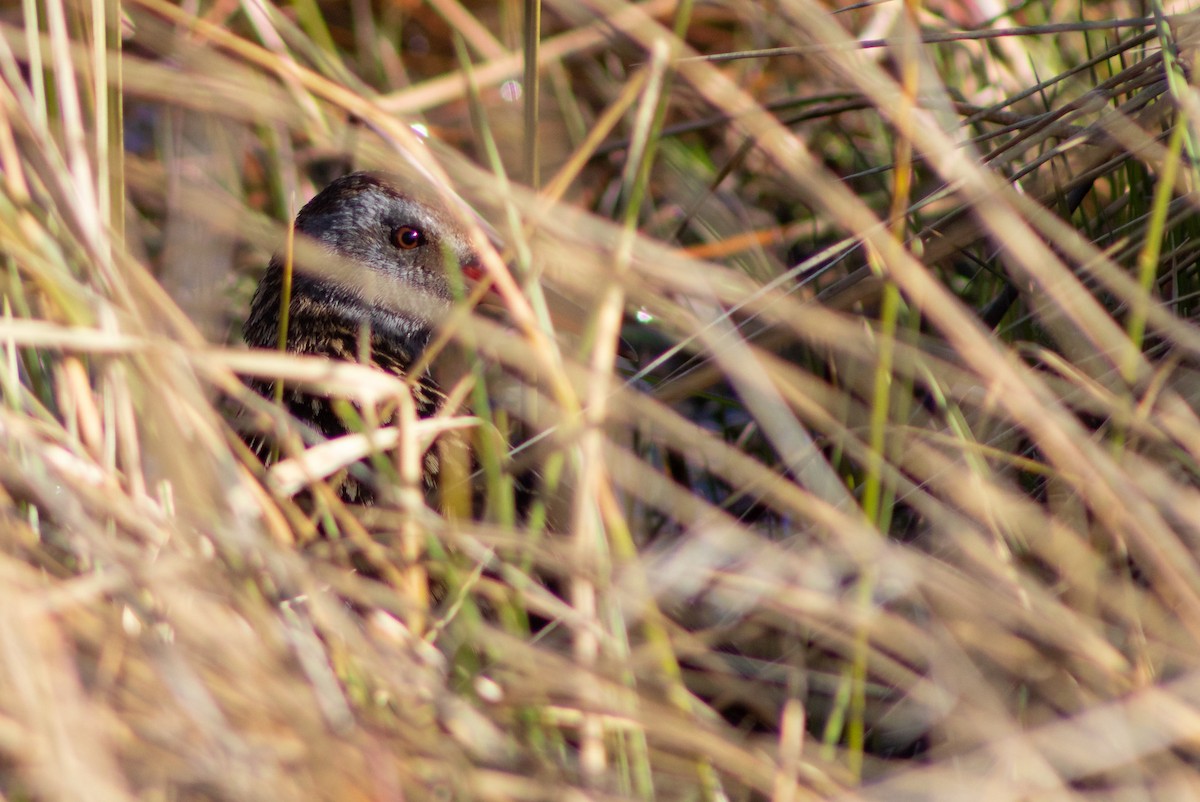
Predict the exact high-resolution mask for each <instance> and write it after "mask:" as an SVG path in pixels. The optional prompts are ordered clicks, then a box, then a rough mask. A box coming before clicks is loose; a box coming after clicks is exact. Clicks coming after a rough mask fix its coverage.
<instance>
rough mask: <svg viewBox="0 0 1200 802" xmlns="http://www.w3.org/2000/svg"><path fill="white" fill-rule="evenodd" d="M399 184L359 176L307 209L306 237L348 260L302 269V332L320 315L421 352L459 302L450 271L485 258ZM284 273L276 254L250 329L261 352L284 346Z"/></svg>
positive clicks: (296, 306) (302, 218) (296, 302)
mask: <svg viewBox="0 0 1200 802" xmlns="http://www.w3.org/2000/svg"><path fill="white" fill-rule="evenodd" d="M396 186H397V181H396V179H393V178H390V177H387V176H382V175H377V174H372V173H353V174H351V175H348V176H345V177H343V178H339V179H338V180H337V181H334V182H333V183H332V184H330V185H329V186H328V187H326V188H325V189H323V190H322V191H321V192H320V193H319V194H317V196H316V197H314V198H313V199H312V200H311V201H309V202H308V203H307V204H306V205H305V206H304V208H303V209H301V210H300V214H299V215H298V216H297V217H296V230H297V231H298V232H299V233H300V234H302V235H306V236H308V237H310V238H312V239H314V240H316V241H317V242H318V243H319V244H320V245H322V246H323V247H324V248H325V249H327V250H328V251H330V252H331V253H332V254H333V255H335V256H336V257H339V258H332V259H329V260H328V261H325V262H322V263H320V264H311V259H310V260H309V261H310V264H308V265H306V264H305V261H304V260H299V261H298V262H297V266H296V271H295V277H294V283H293V289H292V316H293V319H294V320H296V322H297V324H298V325H300V326H303V325H304V321H305V320H306V319H311V318H314V317H317V318H320V319H321V320H324V321H326V322H327V323H329V324H336V323H337V322H338V321H341V323H343V324H345V325H346V326H348V327H350V330H355V328H356V327H357V326H358V325H359V324H362V323H369V324H370V326H371V329H372V330H373V331H374V332H375V333H376V334H377V335H379V336H382V337H384V338H394V339H396V340H397V344H399V345H403V346H404V350H407V351H409V352H411V353H415V352H416V351H419V350H420V346H421V343H422V342H423V340H424V339H425V338H426V337H427V336H428V333H429V330H430V328H431V327H432V325H433V323H434V322H435V321H436V320H437V318H438V317H439V316H440V315H441V314H442V313H443V312H444V311H445V309H446V308H447V307H448V306H449V304H450V300H451V295H450V283H449V279H448V276H447V270H448V269H453V267H455V266H456V267H458V268H463V267H467V268H470V267H472V266H475V265H477V264H478V260H477V257H476V256H475V254H474V252H473V251H472V250H471V246H470V243H469V242H468V239H467V234H466V232H465V231H464V230H463V228H462V227H461V226H460V225H459V224H458V222H457V221H456V220H455V219H454V218H453V217H452V216H451V215H449V214H447V213H446V212H444V211H442V210H441V209H439V208H436V207H435V206H432V205H430V204H426V203H423V202H421V201H419V200H417V199H415V198H413V197H411V196H409V195H407V194H405V193H402V192H400V191H399V190H398V189H397V188H396ZM450 263H455V264H454V265H451V264H450ZM282 273H283V270H282V261H281V259H280V258H279V257H278V256H276V258H274V259H272V261H271V266H270V267H269V268H268V270H267V274H266V275H265V276H264V277H263V280H262V282H261V283H260V285H259V288H258V292H257V293H256V294H255V298H254V302H253V303H252V305H251V314H250V319H249V320H247V321H246V328H245V333H246V340H247V342H248V343H250V344H251V345H258V346H260V347H272V345H273V344H274V341H275V339H274V338H275V337H276V336H277V334H275V333H274V332H276V331H277V330H278V304H279V297H280V288H281V285H282ZM296 334H297V336H299V335H301V334H303V331H298V332H296ZM291 339H292V337H291V333H289V341H290V340H291Z"/></svg>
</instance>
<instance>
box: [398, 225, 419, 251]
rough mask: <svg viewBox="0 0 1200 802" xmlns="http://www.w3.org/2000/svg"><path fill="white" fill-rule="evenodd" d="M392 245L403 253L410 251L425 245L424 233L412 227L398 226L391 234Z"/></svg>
mask: <svg viewBox="0 0 1200 802" xmlns="http://www.w3.org/2000/svg"><path fill="white" fill-rule="evenodd" d="M392 244H393V245H395V246H396V247H397V248H400V249H401V250H405V251H411V250H412V249H413V248H417V247H419V246H421V245H424V244H425V233H424V232H423V231H421V229H419V228H413V227H412V226H400V227H399V228H397V229H396V230H395V231H393V232H392Z"/></svg>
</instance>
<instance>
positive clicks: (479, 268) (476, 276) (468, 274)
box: [462, 262, 495, 292]
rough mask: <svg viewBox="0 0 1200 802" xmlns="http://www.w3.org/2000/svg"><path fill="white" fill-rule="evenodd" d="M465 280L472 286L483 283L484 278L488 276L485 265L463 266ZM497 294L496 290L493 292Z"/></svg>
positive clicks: (475, 263)
mask: <svg viewBox="0 0 1200 802" xmlns="http://www.w3.org/2000/svg"><path fill="white" fill-rule="evenodd" d="M462 274H463V278H465V279H466V280H467V281H469V282H471V283H472V284H478V283H479V282H481V281H483V277H484V276H486V275H487V271H486V270H484V269H483V265H481V264H479V262H467V263H466V264H465V265H463V266H462ZM492 292H495V290H492Z"/></svg>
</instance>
